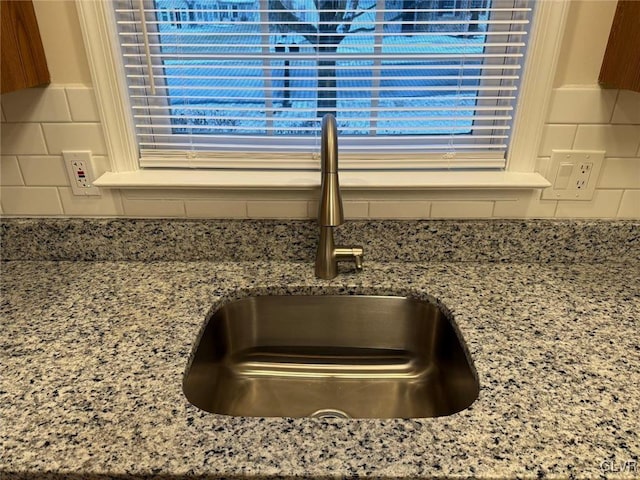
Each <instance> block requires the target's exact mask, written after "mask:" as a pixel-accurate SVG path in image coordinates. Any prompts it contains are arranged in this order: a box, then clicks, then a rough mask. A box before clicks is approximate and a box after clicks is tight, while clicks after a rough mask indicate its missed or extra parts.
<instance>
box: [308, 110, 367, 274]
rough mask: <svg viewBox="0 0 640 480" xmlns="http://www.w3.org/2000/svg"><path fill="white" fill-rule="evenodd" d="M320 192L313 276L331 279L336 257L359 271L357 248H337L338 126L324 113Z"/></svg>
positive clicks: (339, 209) (339, 215)
mask: <svg viewBox="0 0 640 480" xmlns="http://www.w3.org/2000/svg"><path fill="white" fill-rule="evenodd" d="M321 172H322V193H321V197H320V208H319V211H318V223H319V225H320V240H319V242H318V251H317V253H316V277H318V278H324V279H331V278H334V277H335V276H336V275H337V274H338V265H337V264H338V260H352V261H354V263H355V266H356V270H358V271H359V270H362V256H363V251H362V248H361V247H337V246H336V245H335V243H334V240H333V228H334V227H337V226H338V225H342V223H344V213H343V208H342V196H341V195H340V183H339V181H338V128H337V125H336V118H335V117H334V116H333V115H331V114H327V115H325V116H324V117H323V119H322V140H321Z"/></svg>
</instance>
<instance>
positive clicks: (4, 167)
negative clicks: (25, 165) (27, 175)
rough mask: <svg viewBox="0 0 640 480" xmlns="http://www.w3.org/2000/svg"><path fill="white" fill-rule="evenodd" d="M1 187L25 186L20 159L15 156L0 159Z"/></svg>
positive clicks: (3, 156)
mask: <svg viewBox="0 0 640 480" xmlns="http://www.w3.org/2000/svg"><path fill="white" fill-rule="evenodd" d="M0 185H24V179H23V178H22V174H21V172H20V166H19V165H18V159H17V158H16V157H15V156H12V155H2V156H1V157H0Z"/></svg>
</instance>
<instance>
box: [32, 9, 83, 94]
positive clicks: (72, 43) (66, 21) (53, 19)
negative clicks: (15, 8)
mask: <svg viewBox="0 0 640 480" xmlns="http://www.w3.org/2000/svg"><path fill="white" fill-rule="evenodd" d="M82 1H94V0H82ZM33 6H34V8H35V11H36V16H37V18H38V26H39V27H40V35H41V36H42V43H43V45H44V51H45V55H46V56H47V64H48V65H49V73H50V74H51V83H53V84H69V83H78V84H85V85H90V84H91V75H90V73H89V66H88V64H87V55H86V53H85V49H84V45H83V43H82V33H81V31H80V22H79V21H78V14H77V12H76V7H75V2H73V1H70V0H34V2H33Z"/></svg>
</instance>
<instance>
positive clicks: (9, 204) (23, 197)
mask: <svg viewBox="0 0 640 480" xmlns="http://www.w3.org/2000/svg"><path fill="white" fill-rule="evenodd" d="M0 196H1V200H2V210H3V211H4V213H5V214H6V215H62V214H63V211H62V204H61V203H60V197H59V196H58V189H57V188H55V187H2V188H1V189H0Z"/></svg>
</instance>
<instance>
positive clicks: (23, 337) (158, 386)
mask: <svg viewBox="0 0 640 480" xmlns="http://www.w3.org/2000/svg"><path fill="white" fill-rule="evenodd" d="M1 268H2V275H1V280H0V282H1V283H0V284H1V287H2V304H1V309H0V311H1V314H2V317H1V322H2V333H1V334H0V342H1V345H0V356H1V358H2V360H1V367H0V368H1V370H2V372H1V388H0V418H1V419H2V420H1V422H0V432H1V436H2V447H3V452H2V455H1V458H0V472H2V478H3V479H12V478H43V477H44V476H45V473H47V472H48V473H49V474H48V475H47V476H46V477H47V478H72V479H80V478H82V479H92V478H100V479H104V478H119V479H123V478H142V477H144V478H156V477H157V478H166V477H170V478H182V477H183V476H184V477H190V478H239V477H249V478H316V479H317V478H344V477H366V478H452V477H455V478H513V477H536V478H541V477H545V478H566V477H571V478H595V477H599V476H606V477H610V478H614V477H616V478H618V477H621V478H636V477H638V476H639V475H640V470H635V471H633V465H634V464H633V462H634V461H635V462H637V461H638V460H639V459H638V457H639V455H640V434H639V428H638V427H639V426H640V425H639V423H638V418H640V395H638V385H640V346H639V343H640V342H639V335H640V328H639V326H640V279H639V277H640V276H639V267H638V265H637V264H587V263H581V264H553V263H548V264H538V263H473V262H466V263H426V262H425V263H420V262H417V263H394V262H384V263H382V262H380V263H376V262H369V263H367V264H366V266H365V268H366V269H365V272H364V273H362V274H350V273H347V274H342V275H340V276H339V277H338V278H337V279H336V280H334V281H330V282H326V281H318V280H316V279H315V278H313V272H312V267H311V264H310V263H297V262H293V261H278V262H233V263H231V262H229V263H224V262H215V261H206V262H205V261H199V262H198V261H194V262H179V261H171V262H151V261H148V262H131V261H129V262H117V261H99V262H65V261H57V262H50V261H11V262H5V263H3V264H2V266H1ZM309 292H311V293H317V294H321V293H336V292H337V293H350V294H354V293H355V294H359V293H362V294H364V293H377V294H399V295H411V296H420V295H424V294H428V295H431V296H433V297H435V298H436V299H437V300H438V301H440V302H442V303H443V304H445V305H446V306H448V307H449V308H450V309H451V310H452V312H453V315H454V320H455V322H456V323H457V325H458V327H459V329H460V331H461V332H462V334H463V336H464V339H465V340H466V343H467V346H468V348H469V351H470V353H471V356H472V358H473V360H474V362H475V367H476V369H477V373H478V376H479V379H480V385H481V391H480V396H479V398H478V400H477V401H476V402H475V403H474V404H473V405H472V406H471V407H470V408H468V409H466V410H464V411H462V412H459V413H457V414H454V415H452V416H449V417H441V418H430V419H411V420H402V419H390V420H371V419H366V420H339V419H334V420H331V419H309V418H300V419H290V418H238V417H228V416H223V415H215V414H211V413H205V412H203V411H200V410H198V409H197V408H196V407H194V406H192V405H190V404H189V403H188V402H187V400H186V399H185V397H184V396H183V394H182V391H181V381H182V376H183V374H184V370H185V367H186V364H187V360H188V357H189V354H190V352H191V349H192V344H193V342H194V340H195V339H196V336H197V335H198V332H199V331H200V330H201V328H202V326H203V322H204V321H205V318H206V316H207V313H208V312H210V311H211V310H212V309H214V308H216V306H217V305H219V304H220V303H221V302H224V301H226V300H228V299H231V298H238V297H242V296H246V295H250V294H265V293H309ZM625 465H626V466H627V468H626V470H627V471H626V472H620V470H624V469H625ZM635 465H637V463H636V464H635ZM638 468H640V467H638Z"/></svg>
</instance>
